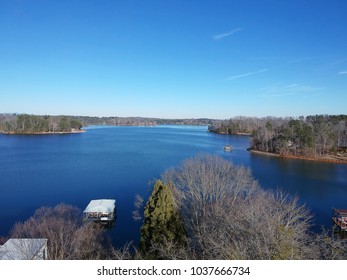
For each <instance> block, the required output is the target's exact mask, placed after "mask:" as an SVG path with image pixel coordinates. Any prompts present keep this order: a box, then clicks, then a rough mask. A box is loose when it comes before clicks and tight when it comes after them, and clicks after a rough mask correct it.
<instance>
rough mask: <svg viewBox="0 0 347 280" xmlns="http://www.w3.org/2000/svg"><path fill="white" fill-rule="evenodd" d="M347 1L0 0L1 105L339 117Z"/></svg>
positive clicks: (87, 111) (119, 112)
mask: <svg viewBox="0 0 347 280" xmlns="http://www.w3.org/2000/svg"><path fill="white" fill-rule="evenodd" d="M346 11H347V1H345V0H330V1H323V0H292V1H284V0H283V1H281V0H262V1H260V0H259V1H256V0H254V1H250V0H242V1H241V0H235V1H234V0H229V1H227V0H213V1H212V0H211V1H210V0H204V1H201V0H200V1H197V0H190V1H187V0H165V1H159V0H157V1H154V0H146V1H143V0H138V1H133V0H127V1H118V0H102V1H101V0H99V1H98V0H95V1H91V0H80V1H79V0H69V1H67V0H57V1H53V0H31V1H28V0H7V1H5V0H0V112H2V113H8V112H17V113H29V114H51V115H58V114H67V115H90V116H121V117H125V116H143V117H164V118H199V117H207V118H220V119H225V118H230V117H234V116H240V115H241V116H258V117H262V116H283V117H285V116H293V117H297V116H301V115H304V116H306V115H310V114H346V113H347V109H346V108H347V106H346V104H347V31H346V30H347V17H346Z"/></svg>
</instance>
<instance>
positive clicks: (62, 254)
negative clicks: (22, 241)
mask: <svg viewBox="0 0 347 280" xmlns="http://www.w3.org/2000/svg"><path fill="white" fill-rule="evenodd" d="M11 236H12V237H14V238H47V239H48V256H49V258H50V259H54V260H68V259H95V258H96V259H97V258H100V256H102V250H103V246H102V242H103V241H104V239H103V238H101V236H102V231H100V229H99V228H96V227H94V226H92V225H91V224H83V223H82V212H81V210H80V209H78V208H76V207H74V206H71V205H66V204H58V205H56V206H55V207H41V208H39V209H37V210H36V211H35V213H34V215H33V216H32V217H31V218H29V219H28V220H27V221H25V222H24V223H17V224H15V226H14V227H13V229H12V234H11Z"/></svg>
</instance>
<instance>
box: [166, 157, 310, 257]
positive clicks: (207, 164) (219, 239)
mask: <svg viewBox="0 0 347 280" xmlns="http://www.w3.org/2000/svg"><path fill="white" fill-rule="evenodd" d="M163 181H164V182H166V183H167V184H171V185H172V186H174V188H173V189H174V197H175V201H176V207H178V208H180V209H181V214H182V218H183V223H184V226H185V229H186V232H187V235H188V244H189V246H190V250H191V251H193V252H194V253H193V254H191V255H193V256H195V257H196V258H201V259H300V258H303V257H304V256H306V254H307V252H308V251H309V247H308V246H307V242H308V240H309V234H308V233H309V227H310V218H311V216H310V214H309V211H308V210H307V209H306V207H305V206H303V205H300V204H299V201H298V199H297V198H295V197H294V198H291V197H290V196H289V195H287V194H285V193H284V192H282V191H277V192H268V191H265V190H263V189H261V188H260V187H259V186H258V183H257V182H256V181H255V180H254V179H253V178H252V176H251V173H250V171H249V170H248V169H246V168H244V167H240V166H234V165H233V164H231V163H230V162H228V161H225V160H223V159H222V158H220V157H217V156H212V155H199V156H197V157H195V158H193V159H189V160H187V161H185V162H184V163H183V164H182V165H181V166H180V167H178V168H175V169H171V170H168V171H167V172H165V173H164V174H163ZM166 247H167V246H166Z"/></svg>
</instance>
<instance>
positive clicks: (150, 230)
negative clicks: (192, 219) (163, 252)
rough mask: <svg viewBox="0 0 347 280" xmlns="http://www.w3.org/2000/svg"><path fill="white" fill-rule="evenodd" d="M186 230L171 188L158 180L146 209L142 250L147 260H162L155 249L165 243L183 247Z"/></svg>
mask: <svg viewBox="0 0 347 280" xmlns="http://www.w3.org/2000/svg"><path fill="white" fill-rule="evenodd" d="M184 240H185V234H184V230H183V227H182V224H181V221H180V216H179V213H178V211H177V209H176V207H175V205H174V201H173V196H172V194H171V191H170V188H169V186H167V185H163V183H162V182H161V181H160V180H158V181H157V182H156V184H155V185H154V189H153V192H152V195H151V196H150V197H149V199H148V201H147V203H146V206H145V209H144V223H143V225H142V228H141V240H140V250H141V251H142V253H143V254H144V255H145V256H146V257H147V258H155V259H157V258H160V256H158V252H157V251H156V249H155V247H156V246H157V245H158V246H161V245H162V244H164V243H165V242H172V243H175V244H177V245H183V244H184Z"/></svg>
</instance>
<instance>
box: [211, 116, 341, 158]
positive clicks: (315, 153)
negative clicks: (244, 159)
mask: <svg viewBox="0 0 347 280" xmlns="http://www.w3.org/2000/svg"><path fill="white" fill-rule="evenodd" d="M209 131H211V132H215V133H222V134H242V133H246V134H249V135H251V145H250V146H251V147H250V148H251V149H253V150H255V151H262V152H268V153H274V154H278V155H293V156H303V157H326V156H331V157H334V158H335V159H341V158H345V157H346V156H347V154H346V153H347V115H314V116H307V117H306V118H305V117H299V118H296V119H295V118H275V117H267V118H245V117H240V118H233V119H230V120H225V121H220V122H214V123H212V125H210V126H209Z"/></svg>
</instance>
